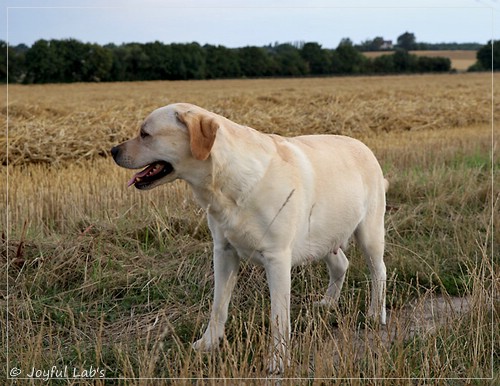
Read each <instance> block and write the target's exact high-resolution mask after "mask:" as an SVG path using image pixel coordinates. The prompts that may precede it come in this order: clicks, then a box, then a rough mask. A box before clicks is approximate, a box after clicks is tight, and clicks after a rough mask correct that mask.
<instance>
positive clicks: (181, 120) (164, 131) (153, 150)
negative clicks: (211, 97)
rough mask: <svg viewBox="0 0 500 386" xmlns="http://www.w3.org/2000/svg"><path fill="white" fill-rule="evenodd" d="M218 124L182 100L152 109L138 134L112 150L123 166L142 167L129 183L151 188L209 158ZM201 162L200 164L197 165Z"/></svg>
mask: <svg viewBox="0 0 500 386" xmlns="http://www.w3.org/2000/svg"><path fill="white" fill-rule="evenodd" d="M218 128H219V125H218V123H217V122H216V119H215V117H214V115H211V114H210V113H209V112H208V111H206V110H203V109H201V108H199V107H197V106H194V105H189V104H184V103H179V104H173V105H168V106H165V107H162V108H159V109H157V110H155V111H153V112H152V113H151V114H150V115H149V116H148V117H147V118H146V120H145V121H144V122H143V123H142V125H141V128H140V130H139V133H138V135H137V136H136V137H135V138H132V139H130V140H128V141H126V142H123V143H121V144H120V145H118V146H115V147H113V148H112V149H111V154H112V155H113V158H114V160H115V162H116V163H117V164H118V165H119V166H122V167H124V168H128V169H142V168H144V169H143V170H142V171H140V172H139V173H136V174H135V175H134V176H133V177H132V178H131V179H130V181H129V182H128V186H131V185H134V186H135V187H136V188H137V189H152V188H154V187H156V186H158V185H161V184H164V183H167V182H172V181H174V180H175V179H177V178H182V177H184V176H185V175H186V174H189V173H192V172H193V170H196V169H197V168H199V167H200V164H199V163H200V162H206V161H207V160H208V158H209V157H210V152H211V150H212V146H213V144H214V142H215V137H216V133H217V129H218ZM197 163H198V164H197Z"/></svg>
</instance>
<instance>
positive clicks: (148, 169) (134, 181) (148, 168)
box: [127, 164, 156, 188]
mask: <svg viewBox="0 0 500 386" xmlns="http://www.w3.org/2000/svg"><path fill="white" fill-rule="evenodd" d="M155 165H156V164H153V165H149V166H148V167H147V168H146V169H144V170H143V171H142V172H139V173H136V174H134V176H133V177H132V178H131V179H130V180H129V182H127V188H129V187H130V186H132V185H134V184H135V183H136V182H137V179H138V178H142V177H144V176H145V175H146V174H148V173H149V172H150V171H151V170H153V169H154V167H155Z"/></svg>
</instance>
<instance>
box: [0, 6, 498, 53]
mask: <svg viewBox="0 0 500 386" xmlns="http://www.w3.org/2000/svg"><path fill="white" fill-rule="evenodd" d="M1 4H2V8H1V9H0V12H1V14H0V19H2V20H4V28H2V29H1V31H0V32H1V33H0V39H2V40H7V41H8V42H9V43H10V44H12V45H16V44H19V43H25V44H28V45H31V44H33V42H35V41H36V40H38V39H64V38H76V39H78V40H81V41H83V42H95V43H99V44H106V43H110V42H112V43H116V44H121V43H124V42H125V43H127V42H141V43H144V42H151V41H155V40H159V41H161V42H164V43H173V42H176V43H186V42H193V41H195V42H198V43H200V44H202V45H203V44H206V43H208V44H214V45H218V44H220V45H224V46H226V47H242V46H246V45H257V46H262V45H266V44H269V43H274V42H280V43H285V42H295V41H305V42H309V41H312V42H318V43H320V44H321V45H322V46H323V47H324V48H335V47H337V45H338V43H339V42H340V40H341V39H342V38H346V37H347V38H350V39H351V40H352V41H353V42H354V43H360V42H362V41H364V40H367V39H373V38H374V37H377V36H382V37H383V38H385V39H386V40H393V41H394V42H395V41H396V39H397V37H398V36H399V35H401V34H402V33H404V32H406V31H408V32H412V33H414V34H415V36H416V38H417V41H419V42H431V43H439V42H448V43H449V42H460V43H464V42H478V43H482V44H485V43H486V42H487V41H488V40H490V39H492V38H494V39H498V38H499V32H500V30H499V28H498V27H497V24H498V22H499V20H500V0H418V1H417V0H371V1H370V0H351V1H348V0H344V1H340V0H310V1H306V0H301V1H298V0H243V1H239V0H233V1H229V0H206V1H201V0H2V1H1Z"/></svg>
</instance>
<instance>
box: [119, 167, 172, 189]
mask: <svg viewBox="0 0 500 386" xmlns="http://www.w3.org/2000/svg"><path fill="white" fill-rule="evenodd" d="M173 171H174V167H173V166H172V164H171V163H169V162H166V161H157V162H154V163H152V164H151V165H148V166H147V167H146V168H145V169H144V170H143V171H141V172H139V173H136V174H135V175H134V176H133V177H132V178H131V179H130V180H129V182H128V183H127V187H129V186H132V185H135V187H136V188H137V189H145V188H147V187H148V186H149V185H151V184H152V183H153V182H154V181H157V180H159V179H160V178H163V177H165V176H167V175H169V174H170V173H172V172H173Z"/></svg>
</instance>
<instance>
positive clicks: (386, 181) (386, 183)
mask: <svg viewBox="0 0 500 386" xmlns="http://www.w3.org/2000/svg"><path fill="white" fill-rule="evenodd" d="M384 190H385V192H386V193H387V191H388V190H389V180H388V179H387V178H384Z"/></svg>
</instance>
